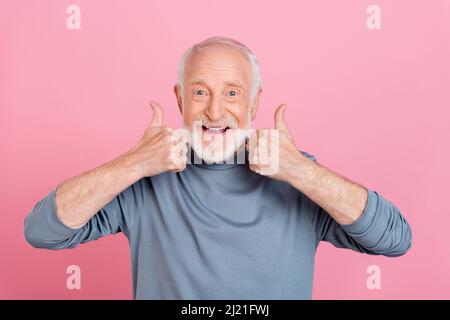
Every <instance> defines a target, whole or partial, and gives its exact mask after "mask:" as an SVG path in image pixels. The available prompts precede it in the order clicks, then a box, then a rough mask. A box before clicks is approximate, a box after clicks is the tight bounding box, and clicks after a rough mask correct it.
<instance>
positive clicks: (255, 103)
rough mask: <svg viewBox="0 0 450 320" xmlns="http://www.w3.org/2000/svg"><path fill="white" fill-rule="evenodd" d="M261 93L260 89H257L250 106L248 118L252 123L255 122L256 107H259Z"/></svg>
mask: <svg viewBox="0 0 450 320" xmlns="http://www.w3.org/2000/svg"><path fill="white" fill-rule="evenodd" d="M261 93H262V88H259V90H258V92H257V93H256V96H255V99H254V100H253V103H252V104H251V111H250V116H251V119H252V121H253V120H255V118H256V114H257V113H258V107H259V98H260V96H261Z"/></svg>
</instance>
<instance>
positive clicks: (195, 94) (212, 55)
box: [174, 45, 260, 162]
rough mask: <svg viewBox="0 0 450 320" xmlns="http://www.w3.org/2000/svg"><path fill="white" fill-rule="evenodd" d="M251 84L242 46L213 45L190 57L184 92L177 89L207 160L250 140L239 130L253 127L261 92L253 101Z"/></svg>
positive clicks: (187, 122) (229, 153) (196, 145)
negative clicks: (240, 48)
mask: <svg viewBox="0 0 450 320" xmlns="http://www.w3.org/2000/svg"><path fill="white" fill-rule="evenodd" d="M251 85H252V82H251V65H250V62H249V61H248V59H247V58H246V57H245V55H244V54H243V53H241V52H240V51H239V50H238V49H235V48H232V47H229V46H223V45H215V46H210V47H207V48H204V49H201V50H198V51H197V52H195V53H194V54H193V55H192V56H191V57H190V58H189V60H188V61H187V64H186V68H185V73H184V78H183V91H182V92H181V88H180V87H179V86H178V85H176V86H175V88H174V91H175V94H176V95H177V100H178V105H179V107H180V111H181V113H182V121H183V126H184V127H185V128H186V129H188V130H190V132H191V134H192V137H193V139H192V142H191V145H192V148H193V149H194V151H195V152H196V154H197V155H198V156H200V157H201V158H203V159H204V160H205V161H206V162H220V161H223V160H226V159H228V158H230V157H231V156H233V155H234V153H235V152H236V151H237V150H238V149H239V148H240V147H241V146H242V145H243V143H244V142H245V137H244V136H243V135H242V133H243V131H244V130H239V129H247V128H249V127H250V126H251V121H252V120H253V119H254V118H255V116H256V111H257V107H258V101H259V94H260V92H258V94H257V97H256V99H253V101H250V94H251V92H250V90H251Z"/></svg>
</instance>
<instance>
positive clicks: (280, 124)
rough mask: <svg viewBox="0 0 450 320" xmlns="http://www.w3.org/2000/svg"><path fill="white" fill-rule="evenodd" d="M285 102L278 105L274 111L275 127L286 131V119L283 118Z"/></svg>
mask: <svg viewBox="0 0 450 320" xmlns="http://www.w3.org/2000/svg"><path fill="white" fill-rule="evenodd" d="M286 108H287V106H286V104H284V103H283V104H282V105H280V106H279V107H278V108H277V110H276V111H275V116H274V118H275V129H278V130H281V131H286V132H288V127H287V124H286V119H285V118H284V112H285V111H286Z"/></svg>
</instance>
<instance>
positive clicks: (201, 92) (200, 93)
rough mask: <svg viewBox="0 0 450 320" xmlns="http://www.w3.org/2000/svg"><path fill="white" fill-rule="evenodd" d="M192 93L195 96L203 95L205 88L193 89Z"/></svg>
mask: <svg viewBox="0 0 450 320" xmlns="http://www.w3.org/2000/svg"><path fill="white" fill-rule="evenodd" d="M194 94H195V95H197V96H205V95H206V92H205V90H202V89H199V90H195V91H194Z"/></svg>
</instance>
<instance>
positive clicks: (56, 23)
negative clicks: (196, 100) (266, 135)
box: [0, 0, 450, 299]
mask: <svg viewBox="0 0 450 320" xmlns="http://www.w3.org/2000/svg"><path fill="white" fill-rule="evenodd" d="M69 4H77V5H79V6H80V8H81V19H82V21H81V30H74V31H71V30H68V29H67V28H66V18H67V17H68V15H67V14H66V8H67V6H68V5H69ZM370 4H376V5H379V6H380V7H381V17H382V18H381V19H382V20H381V21H382V28H381V30H377V31H371V30H368V29H367V27H366V18H367V16H368V15H367V14H366V8H367V6H368V5H370ZM212 35H225V36H230V37H234V38H236V39H238V40H240V41H242V42H244V43H246V44H247V45H248V46H249V47H250V48H252V50H253V51H254V52H255V53H256V55H257V56H258V58H259V60H260V64H261V69H262V77H263V86H264V93H263V97H262V101H261V108H260V114H259V116H258V118H257V121H256V122H255V127H269V126H273V112H274V110H275V108H276V107H277V106H278V105H279V104H280V103H282V102H286V103H287V104H288V111H287V120H288V125H289V127H290V130H291V132H292V134H293V135H294V136H295V139H296V143H297V146H298V147H299V148H301V149H302V150H306V151H308V152H310V153H313V154H314V155H316V156H317V158H318V160H319V161H320V162H321V163H323V164H325V165H326V166H328V167H330V168H332V169H333V170H335V171H337V172H339V173H341V174H343V175H345V176H347V177H348V178H350V179H352V180H355V181H358V182H360V183H362V184H364V185H366V186H368V187H370V188H373V189H375V190H377V191H379V192H380V193H381V194H383V195H384V196H385V197H386V198H388V199H390V200H392V201H393V202H394V203H395V204H396V205H397V206H398V207H399V208H400V209H401V211H402V212H403V213H404V215H405V216H406V217H407V219H408V221H409V222H410V224H411V226H412V229H413V238H414V239H413V248H412V249H411V251H409V252H408V253H407V254H406V255H405V256H402V257H400V258H396V259H392V258H385V257H380V256H367V255H362V254H358V253H354V252H352V251H348V250H338V249H335V248H334V247H332V246H331V245H330V244H326V243H323V244H322V245H321V246H320V248H319V250H318V255H317V260H316V273H315V279H314V282H315V287H314V295H313V297H314V298H315V299H332V298H344V299H350V298H356V299H391V298H406V299H416V298H426V299H428V298H447V299H448V298H450V248H449V244H450V241H449V239H448V236H449V224H450V214H449V209H448V206H447V203H446V202H447V200H448V199H449V194H448V191H449V190H448V181H449V180H450V170H449V168H448V164H449V163H450V152H449V143H448V140H449V138H450V128H449V124H448V123H449V119H450V111H449V107H450V1H439V0H433V1H407V0H403V1H399V0H396V1H381V0H376V1H375V0H374V1H361V0H354V1H302V2H301V1H282V0H277V1H245V3H244V1H236V0H228V1H225V2H224V1H212V0H208V1H178V2H175V1H137V0H134V1H125V0H123V1H111V0H108V1H106V0H105V1H103V0H102V1H100V0H96V1H91V0H89V1H87V0H77V1H75V0H74V1H62V0H60V1H56V0H54V1H49V0H45V1H44V0H40V1H37V0H34V1H13V0H11V1H4V0H2V1H1V2H0V107H1V109H0V130H1V131H0V148H1V166H0V176H1V179H0V192H1V201H0V214H1V217H2V218H1V221H2V223H1V232H0V249H1V256H2V260H1V263H0V298H8V299H9V298H26V299H28V298H43V299H47V298H52V299H58V298H62V299H76V298H83V299H92V298H106V299H110V298H111V299H118V298H121V299H122V298H123V299H130V298H131V292H132V291H131V271H130V256H129V250H128V243H127V240H126V239H125V237H124V236H123V235H116V236H109V237H106V238H103V239H101V240H99V241H95V242H91V243H89V244H86V245H81V246H79V247H78V248H77V249H76V250H65V251H58V252H56V251H43V250H36V249H33V248H32V247H31V246H29V245H28V244H27V243H26V242H25V240H24V237H23V219H24V217H25V216H26V214H27V213H28V212H29V211H30V210H31V208H32V207H33V206H34V204H35V203H36V202H37V201H38V200H40V199H41V198H42V197H44V196H45V195H46V194H47V193H48V192H49V191H50V190H51V189H53V188H54V187H55V186H56V185H57V184H58V183H60V182H61V181H63V180H64V179H67V178H69V177H71V176H74V175H77V174H79V173H81V172H83V171H85V170H88V169H91V168H93V167H95V166H97V165H100V164H101V163H103V162H106V161H108V160H110V159H112V158H114V157H116V156H118V155H119V154H121V153H122V152H125V151H127V150H128V149H129V148H131V147H132V146H133V145H134V144H135V143H136V142H137V140H138V139H139V138H140V137H141V135H142V133H143V130H144V129H145V126H146V125H147V124H148V121H149V119H150V114H151V113H150V110H149V108H148V106H147V102H148V101H149V100H150V99H155V100H157V101H159V102H160V103H161V104H162V105H163V107H164V108H165V112H166V119H167V123H168V124H169V125H172V126H175V127H177V126H178V124H179V121H180V118H179V114H178V111H177V107H176V104H175V98H174V95H173V93H172V85H173V84H174V82H175V75H176V67H177V63H178V59H179V57H180V55H181V54H182V52H183V51H184V50H185V49H186V48H187V47H188V46H190V45H191V44H193V43H194V42H197V41H200V40H202V39H204V38H206V37H209V36H212ZM71 264H76V265H79V266H80V267H81V271H82V278H81V282H82V288H81V290H68V289H66V278H67V276H68V275H67V274H66V268H67V266H68V265H71ZM373 264H375V265H378V266H380V267H381V272H382V273H381V286H382V287H381V290H369V289H367V287H366V279H367V277H368V275H367V274H366V268H367V267H368V266H369V265H373Z"/></svg>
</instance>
